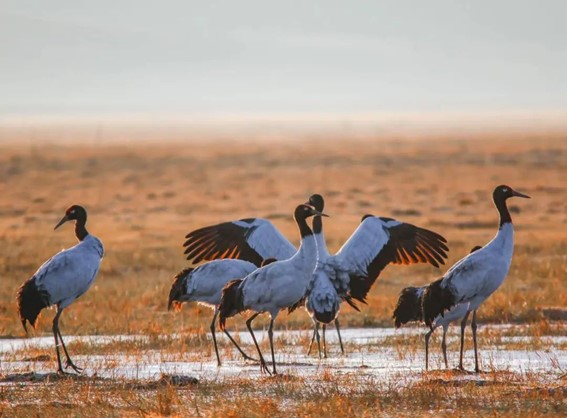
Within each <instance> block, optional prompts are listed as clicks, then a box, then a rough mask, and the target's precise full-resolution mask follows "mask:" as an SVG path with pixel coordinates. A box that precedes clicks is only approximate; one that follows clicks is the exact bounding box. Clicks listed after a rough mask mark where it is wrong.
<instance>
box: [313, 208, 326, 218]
mask: <svg viewBox="0 0 567 418" xmlns="http://www.w3.org/2000/svg"><path fill="white" fill-rule="evenodd" d="M311 210H312V213H313V216H326V217H327V218H329V217H330V216H329V215H327V214H326V213H323V212H319V211H318V210H317V209H311Z"/></svg>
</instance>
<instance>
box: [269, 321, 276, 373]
mask: <svg viewBox="0 0 567 418" xmlns="http://www.w3.org/2000/svg"><path fill="white" fill-rule="evenodd" d="M268 337H270V349H271V350H272V367H273V370H274V374H277V373H276V356H275V355H274V320H273V318H272V319H270V328H268Z"/></svg>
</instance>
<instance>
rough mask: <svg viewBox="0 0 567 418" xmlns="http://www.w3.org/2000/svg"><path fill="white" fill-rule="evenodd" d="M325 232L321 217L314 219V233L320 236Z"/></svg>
mask: <svg viewBox="0 0 567 418" xmlns="http://www.w3.org/2000/svg"><path fill="white" fill-rule="evenodd" d="M322 232H323V219H321V217H320V216H315V217H314V218H313V233H314V234H320V233H322Z"/></svg>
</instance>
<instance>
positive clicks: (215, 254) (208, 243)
mask: <svg viewBox="0 0 567 418" xmlns="http://www.w3.org/2000/svg"><path fill="white" fill-rule="evenodd" d="M185 238H186V239H187V240H186V241H185V243H184V244H183V246H184V247H185V254H187V260H192V261H193V263H195V264H197V263H199V262H201V261H203V260H206V261H210V260H215V259H219V258H238V259H241V260H246V261H249V262H251V263H254V264H255V265H256V266H258V267H260V266H261V264H262V261H263V260H264V259H267V258H275V259H277V260H287V259H288V258H291V257H292V256H293V255H294V254H295V253H296V251H297V249H296V248H295V247H294V246H293V244H292V243H291V242H289V241H288V239H287V238H286V237H284V236H283V235H282V233H281V232H280V231H278V229H277V228H276V227H275V226H274V225H273V224H272V223H271V222H270V221H268V220H266V219H261V218H249V219H241V220H239V221H232V222H223V223H220V224H217V225H212V226H206V227H204V228H200V229H196V230H195V231H192V232H190V233H188V234H187V235H186V236H185Z"/></svg>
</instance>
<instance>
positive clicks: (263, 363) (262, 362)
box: [246, 312, 270, 374]
mask: <svg viewBox="0 0 567 418" xmlns="http://www.w3.org/2000/svg"><path fill="white" fill-rule="evenodd" d="M258 315H260V313H259V312H256V313H255V314H254V315H252V316H251V317H250V318H248V319H247V320H246V328H248V331H250V334H251V335H252V340H253V341H254V345H255V346H256V350H258V355H259V356H260V371H261V372H267V373H268V374H270V371H269V370H268V366H266V360H264V356H262V352H261V351H260V346H259V345H258V341H256V336H255V335H254V331H252V321H253V320H254V319H256V317H257V316H258Z"/></svg>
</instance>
